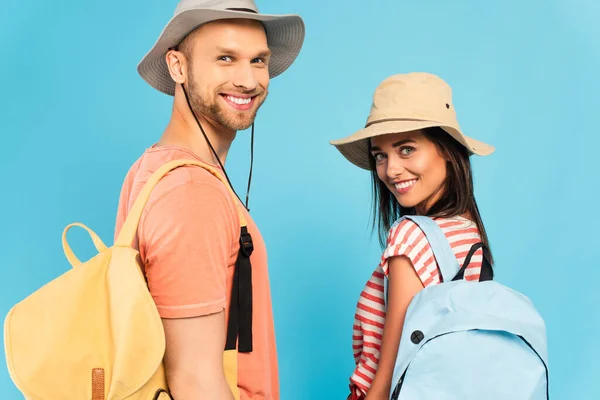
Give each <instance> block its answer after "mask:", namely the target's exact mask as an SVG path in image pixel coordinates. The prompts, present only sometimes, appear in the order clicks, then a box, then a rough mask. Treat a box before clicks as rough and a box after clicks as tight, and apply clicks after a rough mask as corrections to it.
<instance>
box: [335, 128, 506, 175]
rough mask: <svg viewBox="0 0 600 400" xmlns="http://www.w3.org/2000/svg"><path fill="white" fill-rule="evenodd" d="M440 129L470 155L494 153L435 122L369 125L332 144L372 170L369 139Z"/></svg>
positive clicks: (491, 147) (457, 130) (476, 141)
mask: <svg viewBox="0 0 600 400" xmlns="http://www.w3.org/2000/svg"><path fill="white" fill-rule="evenodd" d="M432 127H440V128H442V129H443V130H444V131H446V132H447V133H448V134H450V135H451V136H452V137H453V138H454V139H456V140H457V141H458V142H459V143H460V144H462V145H463V146H465V147H466V148H467V150H468V151H469V154H476V155H480V156H487V155H490V154H492V153H493V152H494V150H495V149H494V147H493V146H491V145H489V144H486V143H483V142H481V141H479V140H476V139H473V138H470V137H468V136H466V135H464V134H463V133H462V132H461V131H460V130H459V129H457V128H454V127H451V126H444V125H443V124H440V123H439V122H435V121H420V120H410V121H385V122H380V123H376V124H373V125H369V126H368V127H366V128H364V129H361V130H359V131H358V132H356V133H354V134H353V135H350V136H348V137H346V138H343V139H339V140H333V141H331V142H330V143H331V144H332V145H334V146H335V147H336V148H337V149H338V150H339V152H340V153H341V154H342V155H343V156H344V157H345V158H346V159H347V160H348V161H350V162H351V163H352V164H354V165H356V166H358V167H360V168H362V169H366V170H370V169H371V168H370V165H369V157H370V154H369V139H371V138H373V137H375V136H381V135H389V134H394V133H404V132H410V131H415V130H419V129H425V128H432Z"/></svg>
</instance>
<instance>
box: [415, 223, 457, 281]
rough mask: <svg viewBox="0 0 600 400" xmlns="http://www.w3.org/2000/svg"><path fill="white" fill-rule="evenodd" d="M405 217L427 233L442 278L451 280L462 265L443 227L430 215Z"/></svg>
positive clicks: (442, 279)
mask: <svg viewBox="0 0 600 400" xmlns="http://www.w3.org/2000/svg"><path fill="white" fill-rule="evenodd" d="M404 218H407V219H410V220H411V221H413V222H414V223H415V224H417V225H418V226H419V228H421V230H422V231H423V233H424V234H425V237H426V238H427V241H428V242H429V245H430V246H431V250H432V251H433V256H434V257H435V260H436V261H437V264H438V267H439V270H440V275H441V276H440V278H441V279H440V280H441V281H442V282H449V281H451V280H452V278H453V277H454V276H455V275H456V274H457V273H458V271H459V270H460V266H459V264H458V261H457V260H456V256H455V255H454V252H453V251H452V248H451V247H450V243H448V238H446V235H445V234H444V231H442V228H440V226H439V225H438V224H437V223H436V222H435V221H434V220H433V219H431V218H430V217H425V216H420V215H419V216H417V215H410V216H409V215H407V216H405V217H404Z"/></svg>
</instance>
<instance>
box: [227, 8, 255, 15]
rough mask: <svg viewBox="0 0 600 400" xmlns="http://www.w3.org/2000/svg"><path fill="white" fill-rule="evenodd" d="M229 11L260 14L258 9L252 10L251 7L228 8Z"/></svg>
mask: <svg viewBox="0 0 600 400" xmlns="http://www.w3.org/2000/svg"><path fill="white" fill-rule="evenodd" d="M226 10H227V11H242V12H249V13H252V14H258V13H257V12H256V11H254V10H251V9H249V8H226Z"/></svg>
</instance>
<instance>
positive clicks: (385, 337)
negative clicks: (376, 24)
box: [332, 73, 494, 400]
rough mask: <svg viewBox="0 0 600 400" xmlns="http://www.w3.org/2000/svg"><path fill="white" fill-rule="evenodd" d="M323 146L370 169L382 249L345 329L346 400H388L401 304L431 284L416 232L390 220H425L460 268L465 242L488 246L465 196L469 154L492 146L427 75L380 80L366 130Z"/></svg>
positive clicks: (476, 264) (430, 265)
mask: <svg viewBox="0 0 600 400" xmlns="http://www.w3.org/2000/svg"><path fill="white" fill-rule="evenodd" d="M332 144H333V145H335V146H336V147H337V149H338V150H339V151H340V152H341V153H342V154H343V155H344V156H345V157H346V158H347V159H348V160H349V161H350V162H352V163H353V164H355V165H357V166H359V167H361V168H363V169H366V170H369V171H371V174H372V179H373V191H374V198H375V201H374V202H373V204H374V208H375V209H374V211H375V213H374V225H375V224H376V225H378V231H379V239H380V242H381V245H382V247H383V248H384V249H385V250H384V253H383V256H382V259H381V262H380V263H379V265H378V266H377V268H376V270H375V271H374V272H373V275H372V276H371V278H370V279H369V281H368V282H367V284H366V286H365V288H364V290H363V291H362V293H361V295H360V298H359V301H358V306H357V311H356V316H355V321H354V332H353V350H354V358H355V362H356V368H355V370H354V373H353V374H352V376H351V378H350V389H351V394H350V396H349V397H348V398H349V399H356V400H359V399H367V400H379V399H386V400H387V399H389V395H390V390H392V389H393V387H392V384H393V383H392V373H393V369H394V363H395V360H396V356H397V353H398V346H399V343H400V337H401V335H402V327H403V322H404V317H405V314H406V310H407V308H408V305H409V304H410V302H411V300H412V298H413V297H414V296H415V295H416V294H417V293H418V292H419V291H420V290H421V289H423V288H424V287H426V286H429V285H435V284H437V283H439V282H440V275H439V270H438V267H437V264H436V261H435V258H434V257H433V254H432V251H431V248H430V247H429V244H428V242H427V239H426V238H425V236H424V234H423V233H422V231H421V230H420V229H419V228H418V226H417V225H416V224H415V223H414V222H412V221H410V220H406V219H405V220H402V222H400V223H395V221H396V220H397V219H398V218H400V217H401V216H404V215H426V216H429V217H431V218H433V219H434V220H435V221H436V222H437V224H438V225H439V226H440V227H441V228H442V230H443V231H444V234H445V235H446V237H447V239H448V241H449V243H450V245H451V248H452V250H453V252H454V255H455V256H456V259H457V261H458V263H459V265H463V263H464V262H465V258H466V256H467V253H468V252H469V250H470V248H471V246H472V245H473V244H475V243H477V242H483V243H484V244H485V245H486V247H487V248H489V243H488V238H487V235H486V232H485V228H484V226H483V222H482V219H481V216H480V214H479V210H478V207H477V202H476V201H475V197H474V194H473V182H472V173H471V164H470V159H469V157H470V155H472V154H477V155H489V154H491V153H492V152H493V151H494V148H493V147H492V146H490V145H487V144H484V143H482V142H479V141H477V140H475V139H472V138H470V137H467V136H465V135H464V134H463V133H462V132H461V130H460V127H459V125H458V122H457V119H456V114H455V111H454V107H453V105H452V90H451V88H450V87H449V86H448V85H447V84H446V82H444V81H443V80H441V79H440V78H438V77H437V76H435V75H431V74H427V73H410V74H403V75H394V76H392V77H389V78H387V79H386V80H384V81H383V82H382V83H381V84H380V85H379V87H378V88H377V90H376V91H375V94H374V96H373V105H372V107H371V112H370V115H369V118H368V120H367V124H366V127H365V128H364V129H362V130H360V131H358V132H357V133H355V134H353V135H351V136H349V137H347V138H345V139H341V140H337V141H333V142H332ZM481 251H482V250H481V249H479V250H477V252H476V253H475V255H474V256H473V257H472V259H471V261H470V263H469V264H468V268H467V270H466V272H465V279H468V280H478V279H479V272H480V270H481V265H482V259H483V255H482V253H481ZM488 256H489V259H490V262H493V261H491V255H489V254H488ZM386 279H387V280H388V282H387V284H388V288H387V299H386V295H385V293H384V280H386Z"/></svg>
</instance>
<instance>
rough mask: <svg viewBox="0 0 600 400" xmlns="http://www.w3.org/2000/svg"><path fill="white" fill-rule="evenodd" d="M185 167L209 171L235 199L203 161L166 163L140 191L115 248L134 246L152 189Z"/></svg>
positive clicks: (242, 216)
mask: <svg viewBox="0 0 600 400" xmlns="http://www.w3.org/2000/svg"><path fill="white" fill-rule="evenodd" d="M184 165H195V166H198V167H202V168H204V169H205V170H207V171H208V172H210V173H211V174H213V175H214V176H215V177H217V178H218V179H219V180H220V181H221V182H223V184H224V185H225V187H226V188H227V189H228V190H229V192H230V194H231V195H232V196H233V198H234V199H235V195H234V193H233V189H231V187H230V186H229V184H228V183H227V182H226V181H225V179H224V178H223V177H222V176H221V174H219V173H218V172H217V170H216V169H215V168H214V167H211V166H210V165H207V164H205V163H203V162H201V161H196V160H183V159H182V160H173V161H169V162H167V163H165V164H164V165H162V166H161V167H160V168H159V169H157V170H156V171H155V172H154V173H153V174H152V176H150V179H148V181H147V182H146V183H145V184H144V186H143V187H142V190H141V191H140V193H139V195H138V196H137V199H136V200H135V202H134V203H133V206H132V207H131V210H129V215H128V216H127V219H126V220H125V222H124V223H123V226H122V227H121V231H120V232H119V235H118V236H117V239H116V240H115V246H121V247H131V245H132V244H133V240H134V238H135V235H136V233H137V228H138V224H139V221H140V218H141V217H142V212H143V211H144V206H145V205H146V202H147V201H148V198H149V197H150V193H151V192H152V189H154V186H156V184H157V183H158V181H159V180H160V179H162V177H163V176H164V175H166V174H167V173H168V172H170V171H171V170H173V169H175V168H178V167H181V166H184ZM236 208H238V207H236ZM237 211H238V216H239V219H240V224H241V226H242V227H244V226H246V218H245V217H244V214H242V212H241V211H240V210H239V208H238V210H237Z"/></svg>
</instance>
